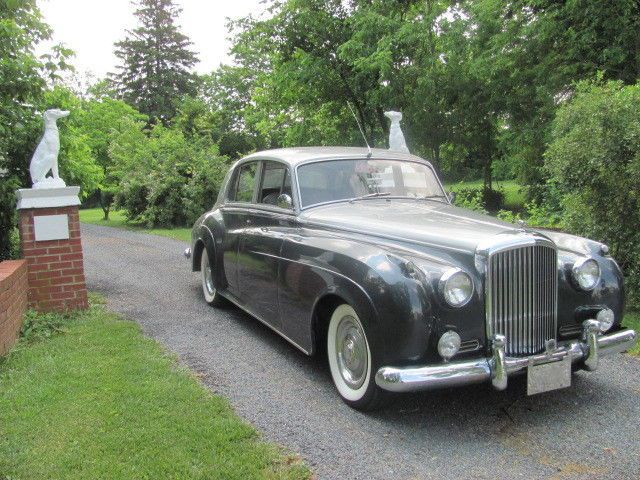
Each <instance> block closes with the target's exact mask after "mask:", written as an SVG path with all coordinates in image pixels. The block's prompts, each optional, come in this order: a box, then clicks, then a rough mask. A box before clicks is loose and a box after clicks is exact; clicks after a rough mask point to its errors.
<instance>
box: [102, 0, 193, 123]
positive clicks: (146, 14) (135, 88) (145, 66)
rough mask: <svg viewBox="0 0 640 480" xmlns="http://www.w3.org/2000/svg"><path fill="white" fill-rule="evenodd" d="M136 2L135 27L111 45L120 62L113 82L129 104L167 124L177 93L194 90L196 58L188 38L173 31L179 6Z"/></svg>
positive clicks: (165, 0)
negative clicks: (192, 69) (136, 24)
mask: <svg viewBox="0 0 640 480" xmlns="http://www.w3.org/2000/svg"><path fill="white" fill-rule="evenodd" d="M137 6H138V8H137V9H136V11H135V15H136V17H137V18H138V21H139V23H140V25H139V26H138V27H137V28H135V29H134V30H133V31H129V32H128V36H127V38H126V39H125V40H122V41H120V42H117V43H116V50H115V55H116V56H117V57H118V58H119V59H120V62H121V64H120V66H119V72H118V74H117V75H115V77H114V80H115V82H116V85H117V88H118V91H119V93H120V95H122V98H123V99H124V100H125V101H126V102H127V103H128V104H130V105H132V106H134V107H135V108H136V109H137V110H139V111H140V112H142V113H144V114H145V115H148V116H149V119H150V121H151V122H153V123H155V122H157V121H160V122H162V123H163V124H165V125H167V124H168V123H169V122H170V120H171V119H172V118H173V117H174V115H175V113H176V105H177V101H178V100H179V99H180V98H181V96H182V95H186V94H193V93H195V84H194V78H193V75H192V74H191V73H190V71H189V70H190V69H191V68H192V67H193V66H194V65H195V64H196V62H197V60H198V59H197V56H196V55H195V53H193V52H192V51H191V50H190V47H191V42H190V41H189V39H188V37H187V36H186V35H184V34H182V33H181V32H180V31H179V30H178V27H177V25H176V20H177V17H178V15H179V14H180V11H181V9H180V8H179V7H178V6H177V5H176V4H175V2H174V1H173V0H138V2H137Z"/></svg>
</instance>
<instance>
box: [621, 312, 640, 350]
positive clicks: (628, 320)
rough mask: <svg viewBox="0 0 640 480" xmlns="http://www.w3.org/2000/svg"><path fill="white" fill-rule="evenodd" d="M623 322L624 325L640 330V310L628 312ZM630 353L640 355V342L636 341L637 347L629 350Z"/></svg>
mask: <svg viewBox="0 0 640 480" xmlns="http://www.w3.org/2000/svg"><path fill="white" fill-rule="evenodd" d="M622 323H623V325H624V326H626V327H629V328H633V329H634V330H635V331H636V332H640V312H627V313H626V314H625V315H624V320H623V322H622ZM629 353H631V354H632V355H638V356H640V342H638V343H636V345H635V347H633V348H632V349H631V350H629Z"/></svg>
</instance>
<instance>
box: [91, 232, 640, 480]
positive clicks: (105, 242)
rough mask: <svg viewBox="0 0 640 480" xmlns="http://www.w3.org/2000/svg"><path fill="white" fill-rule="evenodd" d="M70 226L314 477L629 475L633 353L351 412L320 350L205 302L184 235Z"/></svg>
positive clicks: (210, 378)
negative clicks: (581, 368) (571, 370)
mask: <svg viewBox="0 0 640 480" xmlns="http://www.w3.org/2000/svg"><path fill="white" fill-rule="evenodd" d="M82 236H83V245H84V254H85V269H86V275H87V282H88V286H89V288H90V289H91V290H95V291H98V292H100V293H102V294H104V295H105V296H106V297H107V304H108V307H109V308H111V309H112V310H115V311H117V312H120V313H122V314H123V315H125V316H126V317H128V318H130V319H132V320H135V321H136V322H138V323H139V324H140V325H141V327H142V329H143V331H144V333H145V334H146V335H148V336H149V337H152V338H154V339H156V340H158V341H159V342H160V343H162V344H163V345H165V346H166V347H167V348H168V349H169V350H171V351H173V352H175V353H176V354H177V355H178V356H179V358H180V359H181V361H182V362H184V363H185V364H186V365H188V366H189V367H190V368H192V369H193V370H194V371H195V372H197V373H198V376H199V377H200V379H201V380H202V382H203V383H204V384H205V385H206V386H207V387H208V388H210V389H211V390H212V391H214V392H215V393H218V394H221V395H223V396H225V397H227V398H228V399H229V401H230V402H231V404H232V405H233V407H234V408H235V410H236V411H237V412H238V414H239V415H241V416H242V417H243V418H245V419H246V420H248V421H249V422H251V423H252V424H253V425H255V426H256V427H257V428H258V429H259V430H260V431H261V432H262V434H263V436H264V438H265V439H266V440H269V441H273V442H276V443H279V444H281V445H283V446H284V447H285V448H286V449H288V450H290V451H292V452H296V453H299V454H300V455H301V456H302V458H303V459H304V460H305V461H306V462H307V463H308V464H309V465H310V466H311V468H312V469H313V470H314V471H315V472H316V474H317V476H318V478H320V479H354V480H355V479H383V480H391V479H466V478H469V479H471V478H473V479H514V478H526V479H530V478H563V479H564V478H570V479H592V478H616V479H637V478H640V442H639V441H638V434H639V429H638V424H639V420H638V419H640V401H639V400H640V398H639V397H640V376H639V375H638V367H639V366H640V363H639V361H638V360H637V359H636V358H633V357H630V356H627V355H616V356H614V357H609V358H607V359H604V360H603V361H602V362H601V367H600V369H599V370H598V371H597V372H593V373H586V372H579V373H577V374H576V375H574V377H573V385H572V386H571V387H570V388H568V389H564V390H558V391H555V392H548V393H544V394H540V395H536V396H533V397H527V396H526V384H525V382H524V381H523V380H522V379H514V380H510V384H509V388H508V389H507V391H505V392H497V391H495V390H493V389H492V388H491V387H490V386H488V385H480V386H473V387H464V388H457V389H450V390H446V391H439V392H428V393H425V392H423V393H419V394H405V395H400V396H398V397H397V398H396V400H395V402H394V403H393V404H392V405H391V406H390V407H388V408H387V409H385V410H383V411H379V412H374V413H360V412H357V411H355V410H352V409H350V408H349V407H347V406H346V405H345V404H343V403H342V401H341V400H340V398H339V397H338V395H337V393H336V392H335V391H334V387H333V384H332V382H331V377H330V375H329V372H328V368H327V367H326V365H325V364H324V361H321V360H318V359H315V358H309V357H307V356H305V355H304V354H303V353H301V352H300V351H298V350H297V349H296V348H295V347H293V346H291V345H289V344H288V343H287V342H286V341H285V340H283V339H282V338H281V337H280V336H278V335H277V334H275V333H274V332H273V331H271V330H270V329H269V328H267V327H265V326H264V325H262V324H261V323H260V322H258V321H257V320H254V319H252V318H251V317H249V316H248V315H246V314H245V313H243V312H242V311H240V310H239V309H237V308H235V307H231V306H230V307H228V308H225V309H215V308H211V307H209V306H207V305H206V304H205V303H204V300H203V299H202V294H201V290H200V281H199V276H198V274H195V273H191V272H190V268H189V264H188V262H187V261H185V259H184V257H183V256H182V252H183V250H184V248H185V247H186V245H185V244H184V243H183V242H179V241H175V240H171V239H168V238H163V237H158V236H154V235H146V234H142V233H138V232H131V231H126V230H119V229H113V228H109V227H101V226H96V225H83V226H82Z"/></svg>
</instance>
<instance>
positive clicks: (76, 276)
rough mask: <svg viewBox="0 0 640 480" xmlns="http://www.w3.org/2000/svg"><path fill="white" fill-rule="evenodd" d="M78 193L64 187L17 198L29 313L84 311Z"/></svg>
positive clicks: (20, 193) (28, 191)
mask: <svg viewBox="0 0 640 480" xmlns="http://www.w3.org/2000/svg"><path fill="white" fill-rule="evenodd" d="M79 190H80V189H79V187H64V188H52V189H21V190H18V192H17V197H18V207H17V208H18V213H19V215H20V223H19V228H20V242H21V245H22V255H23V257H24V259H25V260H26V261H27V270H28V281H29V293H28V300H29V307H30V308H34V309H36V310H40V311H58V312H62V311H67V310H76V309H85V308H87V307H88V302H87V287H86V284H85V277H84V261H83V256H82V243H81V239H80V219H79V215H78V206H79V205H80V200H79V198H78V192H79Z"/></svg>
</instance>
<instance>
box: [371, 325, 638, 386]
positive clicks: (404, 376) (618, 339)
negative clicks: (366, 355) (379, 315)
mask: <svg viewBox="0 0 640 480" xmlns="http://www.w3.org/2000/svg"><path fill="white" fill-rule="evenodd" d="M599 327H600V325H599V322H598V321H597V320H586V321H585V322H584V324H583V331H582V340H572V341H569V342H564V343H562V344H560V345H557V344H556V342H555V340H550V341H548V342H547V344H546V347H547V348H546V351H545V352H544V353H539V354H537V355H532V356H530V357H507V356H506V355H505V343H506V338H505V337H504V336H503V335H495V336H494V337H493V341H492V347H491V349H492V356H491V357H489V358H476V359H473V360H464V361H457V362H447V363H442V364H440V365H433V366H425V367H403V368H396V367H382V368H380V369H379V370H378V372H377V373H376V383H377V384H378V386H379V387H380V388H382V389H384V390H389V391H391V392H412V391H415V390H431V389H438V388H447V387H454V386H458V385H468V384H472V383H483V382H489V381H490V382H491V383H492V385H493V386H494V387H495V388H496V389H497V390H504V389H505V388H507V380H508V378H509V376H510V375H514V374H518V373H522V372H524V371H526V369H527V368H528V367H529V365H540V364H543V363H550V362H555V361H560V360H563V359H565V357H566V356H567V355H569V356H570V357H571V363H577V362H579V361H581V360H583V361H584V367H585V369H586V370H590V371H593V370H595V369H597V368H598V361H599V358H600V357H604V356H606V355H611V354H614V353H620V352H624V351H626V350H628V349H629V348H631V347H633V345H634V344H635V342H636V332H635V331H634V330H630V329H627V330H620V331H618V332H615V333H611V334H608V335H606V334H605V335H601V334H600V330H599Z"/></svg>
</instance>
